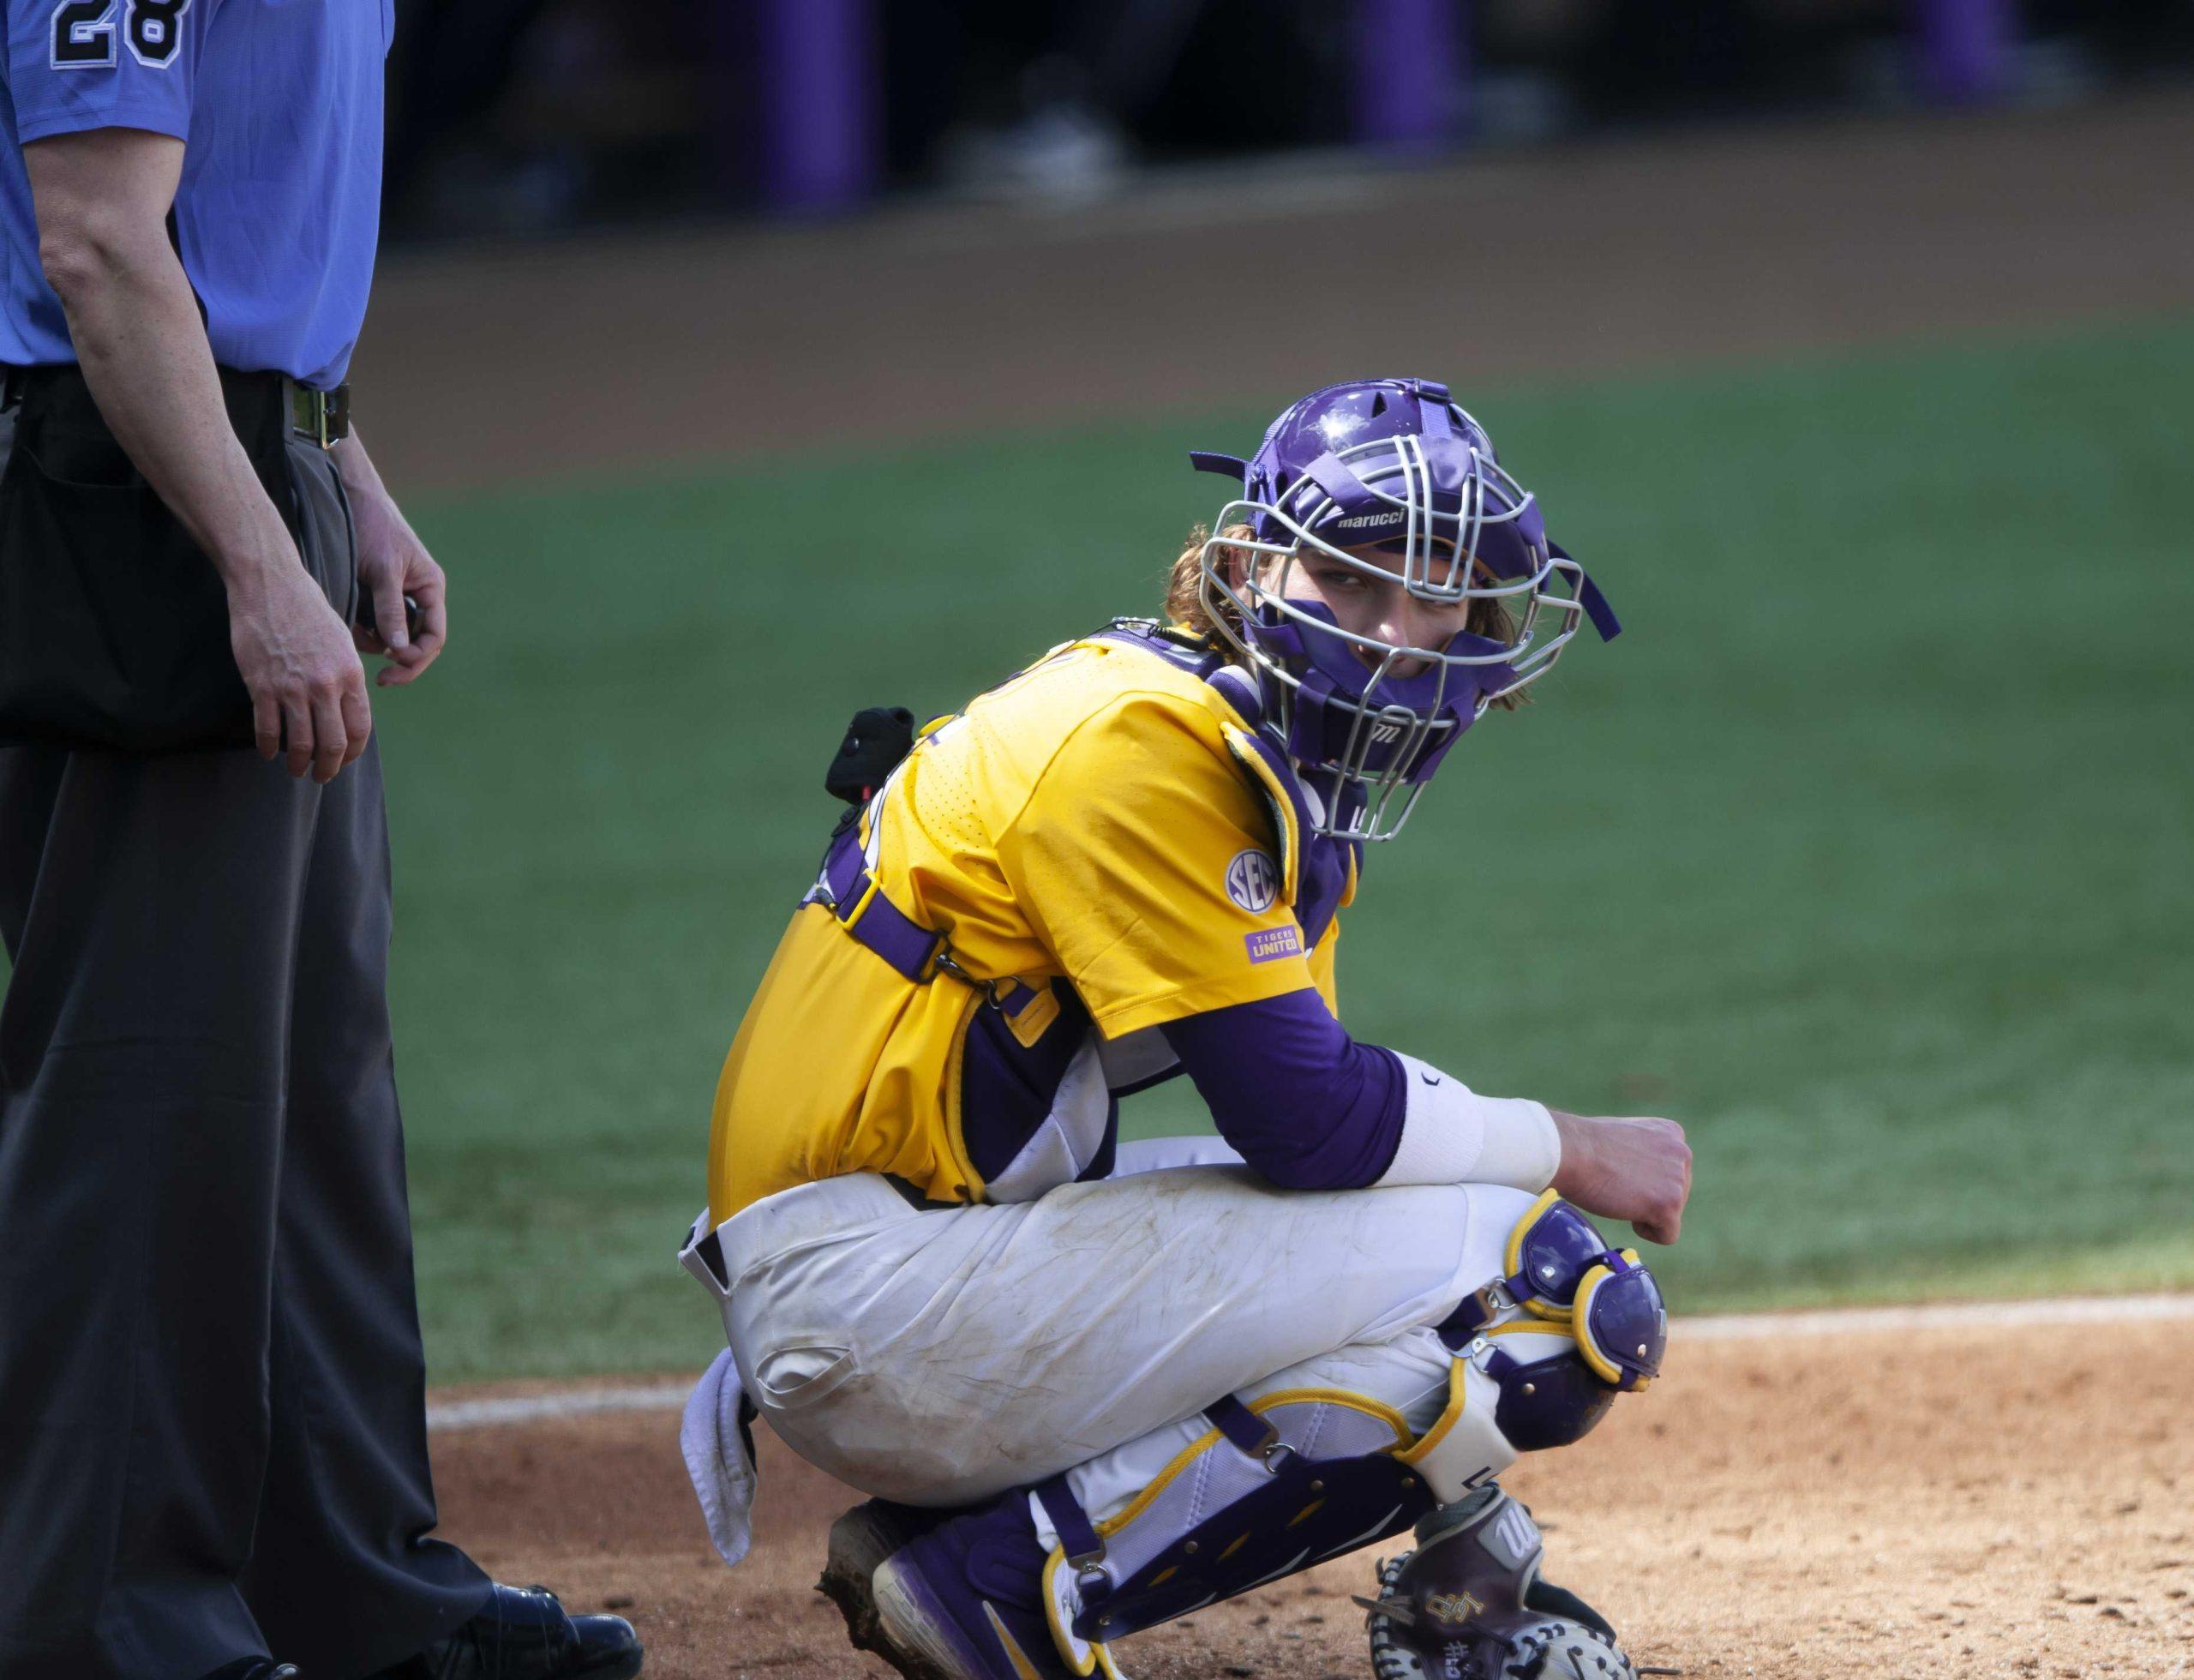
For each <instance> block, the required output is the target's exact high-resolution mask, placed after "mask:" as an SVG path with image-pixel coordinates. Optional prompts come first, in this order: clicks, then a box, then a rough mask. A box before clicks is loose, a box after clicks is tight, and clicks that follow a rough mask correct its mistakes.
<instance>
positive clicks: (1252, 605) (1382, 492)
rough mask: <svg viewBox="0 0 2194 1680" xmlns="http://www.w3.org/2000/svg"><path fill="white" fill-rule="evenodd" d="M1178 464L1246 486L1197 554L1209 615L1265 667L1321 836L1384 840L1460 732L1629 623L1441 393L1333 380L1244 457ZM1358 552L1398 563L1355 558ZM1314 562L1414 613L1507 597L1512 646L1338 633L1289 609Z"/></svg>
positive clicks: (1326, 612)
mask: <svg viewBox="0 0 2194 1680" xmlns="http://www.w3.org/2000/svg"><path fill="white" fill-rule="evenodd" d="M1190 460H1191V461H1192V462H1193V463H1194V464H1195V465H1196V466H1197V467H1198V468H1199V469H1200V470H1202V471H1208V472H1221V473H1225V474H1226V475H1227V476H1228V477H1234V478H1238V480H1239V481H1240V483H1241V485H1242V494H1241V495H1240V496H1239V497H1238V498H1237V499H1236V500H1235V501H1231V502H1229V503H1228V504H1227V505H1226V507H1223V508H1221V509H1220V513H1219V517H1218V518H1217V519H1214V521H1213V523H1212V529H1213V533H1214V534H1213V536H1212V537H1211V538H1210V540H1209V541H1208V542H1207V543H1205V545H1204V551H1203V593H1204V602H1205V605H1206V607H1207V609H1208V610H1209V611H1210V613H1211V615H1212V618H1213V620H1214V622H1216V623H1217V624H1219V625H1220V627H1221V631H1222V633H1223V634H1225V635H1226V639H1228V640H1229V641H1231V642H1232V643H1233V644H1234V646H1235V648H1236V650H1237V651H1238V652H1239V653H1240V654H1241V655H1242V656H1243V657H1244V658H1245V659H1246V660H1247V661H1248V662H1249V663H1250V667H1251V668H1252V669H1254V670H1255V671H1256V673H1257V674H1258V676H1259V679H1260V682H1261V685H1262V690H1263V693H1264V699H1265V705H1266V714H1267V721H1268V723H1269V724H1270V726H1271V727H1272V728H1273V729H1274V732H1275V733H1276V734H1277V735H1280V737H1281V739H1282V740H1283V741H1284V742H1285V744H1286V748H1287V751H1288V753H1289V754H1290V756H1291V757H1292V758H1293V759H1294V760H1295V762H1296V763H1297V765H1298V766H1300V768H1301V769H1302V770H1303V771H1304V772H1305V776H1306V781H1307V782H1308V783H1309V784H1310V790H1311V791H1312V792H1313V793H1314V794H1316V795H1317V801H1316V808H1314V812H1313V816H1314V818H1315V826H1316V827H1317V829H1318V830H1319V831H1320V832H1322V833H1327V834H1332V835H1336V836H1338V837H1341V838H1344V839H1350V840H1386V839H1391V838H1392V837H1394V835H1395V834H1396V833H1398V832H1399V831H1400V829H1401V825H1402V824H1403V822H1404V821H1405V820H1406V819H1407V818H1408V815H1409V813H1410V809H1411V807H1413V806H1414V805H1415V804H1416V802H1417V798H1418V794H1419V793H1421V792H1422V791H1423V789H1424V784H1425V783H1427V782H1428V781H1430V779H1431V777H1432V773H1433V771H1435V770H1436V769H1437V768H1438V767H1439V765H1440V761H1441V759H1442V758H1443V757H1445V756H1446V754H1447V753H1448V748H1450V747H1453V746H1454V743H1455V742H1456V741H1457V740H1459V739H1460V737H1461V735H1462V733H1463V731H1464V730H1465V729H1468V728H1469V727H1470V726H1471V724H1472V723H1474V722H1475V721H1476V720H1477V719H1478V717H1479V716H1480V715H1481V714H1482V713H1483V712H1484V710H1485V708H1486V706H1487V705H1489V704H1490V703H1491V702H1492V701H1493V700H1495V699H1500V698H1502V697H1503V696H1505V695H1508V694H1513V693H1515V692H1516V691H1517V690H1519V689H1520V688H1522V687H1525V686H1526V684H1528V683H1531V682H1533V681H1537V680H1538V678H1539V677H1540V676H1542V675H1544V674H1545V673H1546V671H1547V670H1548V669H1549V668H1550V667H1551V666H1552V665H1553V663H1554V661H1555V659H1556V657H1558V656H1559V655H1560V653H1561V651H1562V648H1563V646H1564V645H1567V643H1568V640H1569V639H1570V637H1571V636H1572V635H1573V634H1574V633H1575V632H1576V628H1577V624H1578V621H1579V619H1580V617H1584V616H1589V617H1590V618H1591V619H1592V623H1593V626H1594V627H1595V628H1596V629H1598V631H1599V633H1600V635H1601V637H1602V639H1610V638H1612V637H1613V636H1614V635H1615V634H1616V633H1617V631H1618V630H1619V629H1620V628H1621V627H1620V626H1619V625H1618V624H1617V623H1616V618H1615V615H1614V614H1613V613H1612V612H1611V611H1610V610H1609V608H1608V604H1607V601H1606V599H1605V597H1603V596H1602V595H1601V594H1600V591H1599V590H1598V587H1597V586H1596V585H1593V583H1592V581H1591V579H1588V578H1586V575H1585V573H1584V570H1583V568H1582V567H1580V566H1579V565H1578V564H1577V563H1576V561H1574V560H1572V559H1570V557H1569V556H1568V555H1567V554H1566V553H1564V552H1563V551H1562V549H1560V548H1558V547H1556V545H1555V544H1554V543H1551V542H1550V541H1549V540H1548V538H1547V534H1546V524H1545V521H1544V519H1543V518H1542V517H1541V515H1540V513H1539V510H1538V504H1537V503H1536V502H1535V501H1533V499H1532V495H1531V494H1530V492H1528V491H1527V490H1526V489H1524V488H1523V487H1522V486H1521V485H1520V484H1518V483H1516V481H1515V480H1514V478H1512V477H1509V475H1508V473H1507V472H1506V471H1503V470H1502V467H1501V465H1500V464H1499V462H1498V461H1496V459H1495V457H1494V453H1493V443H1492V440H1491V439H1490V438H1489V437H1487V435H1486V434H1485V429H1484V427H1482V426H1480V425H1479V424H1478V422H1477V421H1476V420H1474V419H1472V417H1470V415H1468V414H1467V413H1466V412H1465V411H1463V410H1462V409H1461V408H1460V407H1458V406H1457V405H1455V403H1454V401H1453V400H1452V399H1450V398H1449V396H1448V387H1446V386H1444V385H1442V384H1440V383H1438V382H1437V381H1433V380H1424V379H1371V380H1358V381H1352V382H1351V383H1348V384H1345V385H1329V386H1328V387H1326V388H1325V389H1323V390H1322V391H1314V392H1312V393H1310V395H1309V396H1307V397H1305V398H1304V399H1302V400H1301V401H1300V402H1298V403H1296V404H1295V405H1292V407H1290V408H1289V409H1288V410H1287V411H1286V412H1285V413H1283V414H1282V415H1280V417H1279V418H1278V419H1276V420H1274V422H1273V423H1272V424H1271V426H1270V427H1268V429H1266V432H1265V437H1264V442H1263V444H1262V446H1261V447H1259V448H1258V450H1257V453H1256V454H1255V455H1254V456H1252V457H1251V458H1250V459H1248V460H1246V461H1244V460H1242V459H1238V457H1235V456H1232V455H1217V454H1209V453H1201V452H1197V453H1191V455H1190ZM1230 525H1248V526H1249V527H1250V531H1251V533H1252V535H1251V537H1250V538H1249V539H1248V540H1246V541H1245V540H1244V539H1241V538H1238V537H1226V536H1224V535H1223V534H1222V533H1223V532H1224V531H1226V529H1227V527H1229V526H1230ZM1366 548H1369V549H1376V551H1378V552H1379V553H1380V554H1382V555H1387V556H1392V557H1393V558H1394V560H1397V561H1399V562H1400V564H1399V565H1385V566H1382V565H1377V564H1375V563H1373V562H1372V561H1368V560H1365V559H1363V558H1360V557H1359V556H1358V555H1356V554H1352V553H1351V552H1350V550H1352V549H1366ZM1228 549H1248V550H1249V551H1250V555H1252V557H1253V559H1256V560H1257V561H1258V563H1256V564H1254V565H1253V566H1252V567H1251V568H1250V574H1249V575H1248V576H1247V577H1245V578H1244V579H1241V580H1240V581H1239V582H1237V581H1235V580H1232V579H1229V578H1228V577H1227V576H1226V568H1225V566H1224V563H1223V558H1222V556H1223V555H1225V553H1226V551H1227V550H1228ZM1308 551H1316V552H1317V553H1320V554H1322V555H1327V556H1329V557H1331V558H1333V559H1335V560H1338V561H1341V562H1343V563H1344V564H1346V565H1348V566H1350V567H1354V568H1355V569H1356V570H1358V571H1359V572H1362V573H1366V574H1370V575H1376V576H1377V577H1379V578H1381V579H1383V580H1385V581H1387V582H1388V583H1391V582H1393V581H1394V579H1397V578H1399V579H1400V583H1401V585H1402V586H1403V587H1404V588H1405V589H1406V590H1407V591H1409V592H1410V594H1411V595H1412V596H1414V597H1417V598H1418V599H1419V600H1422V601H1425V602H1430V603H1437V604H1442V605H1450V606H1452V605H1454V603H1458V602H1464V601H1470V600H1481V599H1482V600H1495V601H1502V602H1505V603H1507V604H1508V607H1509V609H1510V622H1511V624H1512V625H1513V633H1511V634H1509V635H1507V636H1505V637H1502V638H1501V639H1494V638H1490V637H1486V636H1481V635H1475V634H1472V633H1468V632H1458V633H1455V634H1454V635H1453V636H1452V637H1450V638H1449V639H1448V640H1447V641H1446V642H1445V643H1444V644H1443V645H1441V646H1439V647H1397V646H1393V645H1388V643H1386V642H1383V641H1380V640H1378V639H1375V638H1372V637H1368V636H1363V635H1358V634H1355V633H1352V632H1350V631H1347V630H1344V629H1343V628H1342V627H1340V624H1339V623H1338V622H1337V621H1336V620H1335V618H1334V614H1333V612H1332V610H1331V609H1328V607H1326V606H1325V605H1323V604H1322V603H1319V602H1316V601H1309V600H1302V599H1290V598H1289V597H1288V596H1287V581H1288V577H1289V573H1290V572H1291V571H1292V568H1293V567H1294V565H1295V563H1296V562H1297V561H1298V560H1300V559H1301V557H1302V556H1303V555H1304V553H1305V552H1308ZM1260 557H1262V558H1260ZM1263 559H1269V560H1270V561H1274V562H1277V563H1276V564H1272V565H1267V564H1264V563H1262V561H1263ZM1405 672H1406V674H1405Z"/></svg>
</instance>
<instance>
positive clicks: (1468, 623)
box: [1166, 525, 1531, 711]
mask: <svg viewBox="0 0 2194 1680" xmlns="http://www.w3.org/2000/svg"><path fill="white" fill-rule="evenodd" d="M1219 534H1220V537H1254V536H1255V535H1256V532H1255V531H1251V530H1250V527H1249V526H1248V525H1228V526H1227V527H1226V530H1224V531H1220V533H1219ZM1210 537H1211V527H1210V526H1208V525H1197V526H1196V527H1195V528H1194V529H1193V530H1191V531H1190V532H1189V541H1188V546H1187V547H1185V548H1184V549H1182V550H1181V552H1180V554H1179V555H1178V557H1177V558H1176V559H1175V560H1174V561H1173V566H1172V570H1171V571H1170V572H1169V573H1167V574H1166V621H1167V622H1168V623H1171V624H1178V625H1180V626H1181V627H1184V628H1185V629H1189V630H1193V631H1195V632H1196V633H1197V634H1198V635H1200V636H1208V635H1209V634H1210V633H1212V632H1213V631H1214V630H1216V629H1217V628H1218V626H1217V625H1215V624H1214V623H1213V622H1212V619H1211V610H1210V609H1209V608H1208V607H1207V606H1206V605H1205V604H1204V598H1203V547H1204V544H1205V543H1207V542H1208V541H1209V540H1210ZM1222 552H1223V553H1224V555H1225V557H1226V560H1227V561H1229V562H1230V563H1232V562H1239V563H1241V564H1243V565H1244V566H1249V565H1254V564H1256V556H1255V555H1250V554H1249V553H1247V552H1245V551H1244V550H1242V549H1226V550H1223V551H1222ZM1220 611H1221V612H1223V613H1225V614H1226V617H1227V619H1228V620H1229V621H1230V622H1231V621H1232V620H1233V619H1234V617H1235V613H1234V609H1232V607H1231V606H1225V605H1222V606H1221V608H1220ZM1463 627H1464V628H1465V629H1466V630H1468V631H1469V632H1470V633H1472V635H1477V636H1484V637H1487V638H1489V639H1491V640H1494V641H1499V642H1512V641H1514V640H1515V639H1516V621H1515V620H1514V618H1513V617H1512V616H1510V615H1509V612H1508V605H1507V603H1504V602H1502V601H1499V600H1496V599H1493V598H1491V597H1486V596H1475V597H1472V600H1471V603H1470V612H1469V615H1468V616H1466V618H1465V619H1464V621H1463ZM1529 699H1531V696H1530V694H1529V693H1515V694H1510V695H1508V697H1506V698H1505V699H1498V700H1496V701H1494V702H1493V704H1494V705H1497V706H1499V707H1500V708H1501V709H1502V711H1514V710H1515V709H1516V708H1517V707H1518V706H1520V705H1524V704H1526V702H1527V701H1528V700H1529Z"/></svg>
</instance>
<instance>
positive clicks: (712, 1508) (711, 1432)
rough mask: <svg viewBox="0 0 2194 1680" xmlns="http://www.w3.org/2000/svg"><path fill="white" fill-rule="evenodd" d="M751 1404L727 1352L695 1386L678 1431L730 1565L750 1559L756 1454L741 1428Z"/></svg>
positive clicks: (704, 1510) (715, 1539) (714, 1536)
mask: <svg viewBox="0 0 2194 1680" xmlns="http://www.w3.org/2000/svg"><path fill="white" fill-rule="evenodd" d="M745 1406H746V1390H745V1389H742V1388H741V1387H740V1383H739V1367H738V1366H737V1365H734V1363H733V1362H732V1358H731V1350H730V1349H729V1348H726V1349H725V1350H724V1351H723V1352H722V1353H719V1354H717V1355H716V1363H715V1364H714V1365H710V1367H709V1369H708V1372H707V1374H706V1375H705V1376H704V1377H702V1378H701V1380H700V1382H699V1383H697V1384H696V1385H695V1386H694V1389H693V1393H692V1398H690V1399H689V1400H687V1401H686V1416H685V1419H684V1421H682V1422H681V1423H680V1425H678V1449H679V1451H680V1452H681V1453H682V1454H684V1455H685V1458H686V1475H688V1476H689V1477H691V1478H692V1482H693V1493H694V1496H695V1497H697V1498H698V1499H699V1500H700V1502H701V1515H702V1517H703V1518H704V1520H705V1521H707V1523H708V1525H709V1539H710V1542H711V1543H712V1544H713V1545H715V1546H716V1552H717V1555H718V1556H719V1557H722V1559H723V1561H724V1562H725V1563H737V1562H739V1560H740V1558H742V1557H746V1548H747V1546H748V1545H749V1544H750V1543H751V1541H752V1539H753V1529H752V1517H753V1513H754V1486H755V1481H756V1475H755V1470H754V1454H753V1449H752V1448H751V1447H750V1446H748V1444H747V1437H746V1430H745V1429H743V1428H742V1427H740V1411H741V1409H742V1408H743V1407H745Z"/></svg>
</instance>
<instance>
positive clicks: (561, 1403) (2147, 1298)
mask: <svg viewBox="0 0 2194 1680" xmlns="http://www.w3.org/2000/svg"><path fill="white" fill-rule="evenodd" d="M2159 1318H2194V1294H2185V1295H2087V1296H2071V1297H2067V1298H2065V1299H2058V1300H2039V1301H1945V1302H1940V1303H1938V1304H1936V1305H1928V1306H1868V1307H1837V1308H1831V1309H1826V1310H1823V1311H1807V1312H1740V1313H1730V1314H1728V1315H1726V1316H1719V1317H1704V1318H1687V1319H1681V1320H1679V1321H1678V1322H1677V1324H1676V1326H1675V1338H1676V1339H1678V1340H1681V1341H1758V1340H1760V1339H1762V1338H1765V1337H1767V1336H1789V1335H1867V1334H1870V1333H1878V1332H1881V1331H1889V1330H1939V1329H1962V1328H1975V1329H1978V1328H1998V1329H2046V1328H2049V1327H2052V1326H2056V1325H2062V1324H2123V1323H2154V1322H2155V1320H2157V1319H2159ZM691 1391H692V1380H691V1379H690V1378H689V1379H687V1380H686V1381H683V1382H680V1383H674V1384H672V1383H650V1384H648V1385H646V1386H644V1387H643V1386H626V1387H608V1386H603V1387H590V1388H578V1389H551V1390H549V1391H548V1392H546V1393H543V1394H531V1395H511V1396H509V1397H508V1398H506V1399H492V1400H451V1401H440V1402H438V1403H435V1404H433V1405H430V1406H429V1407H427V1427H428V1428H429V1429H431V1430H459V1429H489V1428H494V1427H496V1426H498V1425H506V1424H526V1423H537V1422H540V1421H542V1420H543V1419H551V1418H577V1417H584V1416H587V1415H589V1414H590V1413H596V1412H674V1411H677V1410H678V1409H679V1408H680V1407H683V1406H684V1405H685V1404H686V1395H688V1394H689V1393H690V1392H691Z"/></svg>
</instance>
